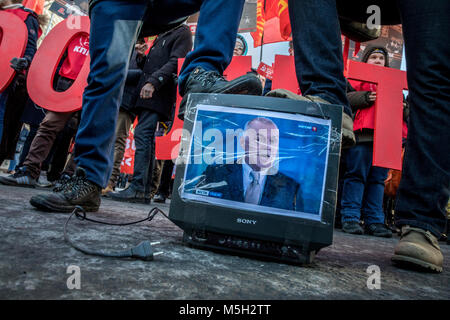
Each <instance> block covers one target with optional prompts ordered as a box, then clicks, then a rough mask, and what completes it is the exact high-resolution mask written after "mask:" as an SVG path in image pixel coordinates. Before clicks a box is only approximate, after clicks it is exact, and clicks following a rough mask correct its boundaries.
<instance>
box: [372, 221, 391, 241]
mask: <svg viewBox="0 0 450 320" xmlns="http://www.w3.org/2000/svg"><path fill="white" fill-rule="evenodd" d="M365 233H366V234H369V235H372V236H375V237H383V238H391V237H392V231H391V230H390V229H388V228H387V227H386V226H385V225H384V224H382V223H372V224H369V225H368V226H366V227H365Z"/></svg>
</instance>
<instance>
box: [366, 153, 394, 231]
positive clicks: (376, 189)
mask: <svg viewBox="0 0 450 320" xmlns="http://www.w3.org/2000/svg"><path fill="white" fill-rule="evenodd" d="M371 163H372V161H371ZM387 172H388V169H386V168H381V167H374V166H372V167H370V171H369V176H368V177H367V182H366V186H365V190H364V198H363V203H362V214H363V218H364V223H365V224H366V225H371V224H374V223H378V224H384V212H383V195H384V181H385V180H386V178H387Z"/></svg>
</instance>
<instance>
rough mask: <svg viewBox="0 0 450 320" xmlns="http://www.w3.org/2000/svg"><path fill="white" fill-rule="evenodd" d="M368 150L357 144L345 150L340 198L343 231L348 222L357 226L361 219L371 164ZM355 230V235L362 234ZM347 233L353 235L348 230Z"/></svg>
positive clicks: (367, 147)
mask: <svg viewBox="0 0 450 320" xmlns="http://www.w3.org/2000/svg"><path fill="white" fill-rule="evenodd" d="M370 149H371V148H370V146H369V145H367V144H358V145H356V146H354V147H353V148H350V149H349V150H347V153H346V166H347V168H346V172H345V175H344V181H343V188H342V198H341V220H342V225H343V229H344V231H345V230H346V229H347V228H346V224H348V223H349V222H350V223H352V224H355V223H358V224H359V221H360V218H361V207H362V200H363V196H364V188H365V185H366V181H367V176H368V175H369V170H370V165H371V162H372V161H371V160H372V159H371V156H372V154H371V152H370ZM352 224H350V225H352ZM355 228H356V227H355ZM352 229H353V227H352ZM357 229H358V230H355V233H358V234H359V233H362V229H360V228H357ZM349 231H350V233H353V232H351V230H350V229H349Z"/></svg>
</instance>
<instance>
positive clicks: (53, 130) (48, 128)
mask: <svg viewBox="0 0 450 320" xmlns="http://www.w3.org/2000/svg"><path fill="white" fill-rule="evenodd" d="M72 115H73V112H52V111H48V112H47V114H46V116H45V118H44V120H43V121H42V122H41V125H40V126H39V129H38V132H37V134H36V136H35V137H34V139H33V142H32V143H31V147H30V151H29V152H28V155H27V157H26V159H25V161H24V162H23V165H24V166H25V167H26V168H27V170H28V172H29V173H30V175H31V176H32V177H33V178H35V179H36V178H38V177H39V174H40V172H41V164H42V162H43V161H44V160H45V159H46V158H47V156H48V154H49V152H50V150H51V148H52V146H53V143H54V141H55V139H56V136H57V134H58V133H59V132H60V131H61V130H63V129H64V126H65V125H66V123H67V121H69V119H70V117H71V116H72Z"/></svg>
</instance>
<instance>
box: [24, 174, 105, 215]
mask: <svg viewBox="0 0 450 320" xmlns="http://www.w3.org/2000/svg"><path fill="white" fill-rule="evenodd" d="M100 195H101V188H100V187H99V186H98V185H96V184H95V183H92V182H90V181H89V180H87V179H86V172H85V171H84V169H82V168H77V170H76V171H75V174H74V175H73V176H72V177H71V178H70V179H69V180H67V181H66V183H65V184H64V186H62V187H61V188H60V189H59V191H58V192H52V193H47V194H39V195H36V196H33V197H32V198H31V199H30V203H31V205H32V206H34V207H36V208H37V209H40V210H44V211H51V212H72V211H73V210H74V209H75V206H81V207H82V208H83V209H84V210H85V211H87V212H96V211H98V208H99V207H100V201H101V200H100Z"/></svg>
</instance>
